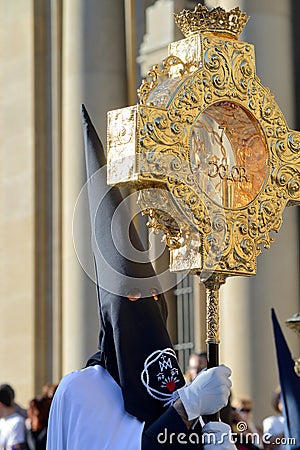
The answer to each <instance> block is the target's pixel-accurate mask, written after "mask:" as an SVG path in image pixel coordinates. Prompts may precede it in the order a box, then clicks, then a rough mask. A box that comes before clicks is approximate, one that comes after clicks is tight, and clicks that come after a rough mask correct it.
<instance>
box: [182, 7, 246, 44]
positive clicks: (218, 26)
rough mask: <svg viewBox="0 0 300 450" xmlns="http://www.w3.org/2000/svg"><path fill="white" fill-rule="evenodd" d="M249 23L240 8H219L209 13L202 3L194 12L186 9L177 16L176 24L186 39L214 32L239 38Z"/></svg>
mask: <svg viewBox="0 0 300 450" xmlns="http://www.w3.org/2000/svg"><path fill="white" fill-rule="evenodd" d="M247 21H248V18H247V15H246V13H243V12H241V10H240V8H234V9H232V10H230V11H225V9H223V8H221V7H220V6H218V7H217V8H214V9H213V10H212V11H208V10H207V8H206V7H205V6H203V5H201V4H200V3H199V4H198V5H197V6H196V7H195V9H194V11H190V10H187V9H184V10H183V11H182V12H181V13H179V14H175V22H176V23H177V25H178V26H179V28H180V29H181V31H182V33H183V34H184V36H186V37H190V36H191V35H193V34H195V33H199V32H204V31H213V32H214V33H220V34H222V35H226V34H228V35H229V36H230V37H234V38H237V37H238V35H239V34H240V33H241V32H242V31H243V29H244V27H245V25H246V23H247Z"/></svg>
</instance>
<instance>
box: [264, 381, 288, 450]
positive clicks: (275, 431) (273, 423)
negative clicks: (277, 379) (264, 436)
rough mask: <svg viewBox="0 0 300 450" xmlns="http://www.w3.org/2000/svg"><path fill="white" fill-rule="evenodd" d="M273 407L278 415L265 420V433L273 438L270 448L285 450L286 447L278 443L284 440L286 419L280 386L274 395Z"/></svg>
mask: <svg viewBox="0 0 300 450" xmlns="http://www.w3.org/2000/svg"><path fill="white" fill-rule="evenodd" d="M272 406H273V409H274V411H275V412H276V414H275V415H273V416H269V417H267V418H266V419H264V421H263V432H264V433H268V434H269V435H270V436H271V437H270V439H269V441H270V445H269V447H270V448H273V449H274V450H275V449H276V450H283V449H284V448H285V445H283V444H280V443H278V442H279V440H280V439H282V438H284V417H283V415H282V402H281V389H280V387H279V386H278V387H277V388H276V390H275V392H274V393H273V396H272ZM276 442H277V443H276Z"/></svg>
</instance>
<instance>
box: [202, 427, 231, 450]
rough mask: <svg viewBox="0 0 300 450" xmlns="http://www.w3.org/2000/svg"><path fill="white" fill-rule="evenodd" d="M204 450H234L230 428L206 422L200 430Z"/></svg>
mask: <svg viewBox="0 0 300 450" xmlns="http://www.w3.org/2000/svg"><path fill="white" fill-rule="evenodd" d="M202 439H203V441H202V442H203V447H204V450H236V446H235V445H234V443H233V437H232V435H231V428H230V426H229V425H227V423H224V422H208V423H207V424H205V425H204V427H203V428H202Z"/></svg>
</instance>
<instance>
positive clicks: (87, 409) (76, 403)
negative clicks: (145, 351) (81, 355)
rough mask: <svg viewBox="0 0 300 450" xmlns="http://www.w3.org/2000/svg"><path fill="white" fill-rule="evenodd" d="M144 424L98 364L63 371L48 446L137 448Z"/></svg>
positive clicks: (52, 449)
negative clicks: (131, 413)
mask: <svg viewBox="0 0 300 450" xmlns="http://www.w3.org/2000/svg"><path fill="white" fill-rule="evenodd" d="M143 427H144V424H143V423H141V422H140V421H139V420H138V419H137V418H136V417H134V416H131V415H130V414H128V413H127V412H126V411H125V409H124V402H123V397H122V392H121V388H120V387H119V386H118V384H117V383H116V382H115V381H114V379H113V378H112V377H111V376H110V375H109V373H108V372H107V371H106V370H105V369H104V368H103V367H101V366H98V365H97V366H91V367H87V368H85V369H82V370H78V371H75V372H72V373H70V374H69V375H66V376H65V377H64V378H63V379H62V381H61V382H60V384H59V387H58V389H57V391H56V393H55V396H54V399H53V402H52V405H51V410H50V417H49V425H48V438H47V450H140V449H141V436H142V432H143Z"/></svg>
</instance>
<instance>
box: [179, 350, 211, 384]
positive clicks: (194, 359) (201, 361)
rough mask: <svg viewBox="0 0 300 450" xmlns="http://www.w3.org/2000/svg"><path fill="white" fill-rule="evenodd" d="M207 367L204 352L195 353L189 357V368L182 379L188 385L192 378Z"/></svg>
mask: <svg viewBox="0 0 300 450" xmlns="http://www.w3.org/2000/svg"><path fill="white" fill-rule="evenodd" d="M206 367H207V354H206V352H200V353H196V352H193V353H191V355H190V359H189V367H188V370H187V371H186V373H185V374H184V378H185V379H186V381H187V382H188V383H191V382H192V381H193V379H194V378H196V376H197V375H198V373H199V372H201V370H202V369H205V368H206Z"/></svg>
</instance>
